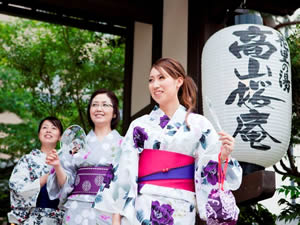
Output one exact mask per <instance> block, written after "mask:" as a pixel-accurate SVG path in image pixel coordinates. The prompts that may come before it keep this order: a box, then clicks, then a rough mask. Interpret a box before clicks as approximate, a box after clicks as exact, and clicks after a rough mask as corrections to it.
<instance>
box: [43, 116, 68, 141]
mask: <svg viewBox="0 0 300 225" xmlns="http://www.w3.org/2000/svg"><path fill="white" fill-rule="evenodd" d="M46 120H49V121H50V122H51V123H52V124H53V125H54V126H55V127H57V128H58V129H59V132H60V136H61V135H62V133H63V131H64V128H63V125H62V124H61V122H60V120H59V119H57V118H56V117H54V116H48V117H46V118H44V119H42V120H41V122H40V124H39V128H38V134H39V133H40V130H41V128H42V124H43V123H44V122H45V121H46Z"/></svg>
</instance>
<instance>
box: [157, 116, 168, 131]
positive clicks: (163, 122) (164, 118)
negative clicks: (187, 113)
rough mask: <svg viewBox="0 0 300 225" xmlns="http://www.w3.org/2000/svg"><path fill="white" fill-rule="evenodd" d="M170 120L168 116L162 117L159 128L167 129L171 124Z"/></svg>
mask: <svg viewBox="0 0 300 225" xmlns="http://www.w3.org/2000/svg"><path fill="white" fill-rule="evenodd" d="M169 121H170V118H169V117H168V116H167V115H164V116H162V117H160V123H159V126H160V127H161V128H165V126H166V125H167V124H168V123H169Z"/></svg>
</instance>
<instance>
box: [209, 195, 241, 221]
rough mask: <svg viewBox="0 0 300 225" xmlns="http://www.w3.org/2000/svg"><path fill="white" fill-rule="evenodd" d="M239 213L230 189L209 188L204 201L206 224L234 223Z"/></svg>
mask: <svg viewBox="0 0 300 225" xmlns="http://www.w3.org/2000/svg"><path fill="white" fill-rule="evenodd" d="M238 215H239V208H238V207H237V206H236V202H235V198H234V196H233V194H232V192H231V191H222V190H220V189H213V190H211V192H210V194H209V196H208V201H207V203H206V216H207V224H208V225H215V224H222V225H235V224H236V222H237V219H238Z"/></svg>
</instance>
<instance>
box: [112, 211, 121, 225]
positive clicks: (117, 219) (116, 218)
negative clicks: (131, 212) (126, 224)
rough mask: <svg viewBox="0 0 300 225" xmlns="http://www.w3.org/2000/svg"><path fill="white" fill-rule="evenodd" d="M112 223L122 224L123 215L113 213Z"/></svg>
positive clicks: (114, 224) (115, 224) (113, 224)
mask: <svg viewBox="0 0 300 225" xmlns="http://www.w3.org/2000/svg"><path fill="white" fill-rule="evenodd" d="M112 225H121V215H120V214H116V213H114V214H113V215H112Z"/></svg>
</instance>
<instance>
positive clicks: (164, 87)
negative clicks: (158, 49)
mask: <svg viewBox="0 0 300 225" xmlns="http://www.w3.org/2000/svg"><path fill="white" fill-rule="evenodd" d="M182 82H183V79H182V78H181V77H179V78H177V79H174V78H173V77H171V76H170V75H169V74H168V73H167V72H166V71H165V70H164V69H163V68H161V72H160V71H159V70H157V69H156V68H154V67H153V68H152V69H151V71H150V75H149V91H150V94H151V96H152V98H153V99H154V100H155V101H156V102H157V103H158V104H159V105H160V106H162V105H166V104H169V103H172V102H175V101H177V100H178V96H177V94H178V90H179V88H180V86H181V85H182Z"/></svg>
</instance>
